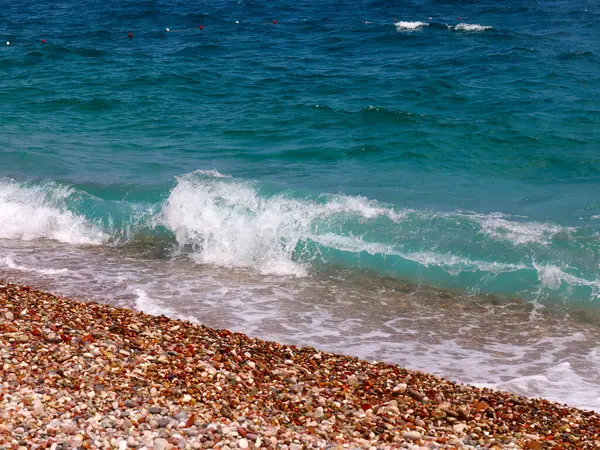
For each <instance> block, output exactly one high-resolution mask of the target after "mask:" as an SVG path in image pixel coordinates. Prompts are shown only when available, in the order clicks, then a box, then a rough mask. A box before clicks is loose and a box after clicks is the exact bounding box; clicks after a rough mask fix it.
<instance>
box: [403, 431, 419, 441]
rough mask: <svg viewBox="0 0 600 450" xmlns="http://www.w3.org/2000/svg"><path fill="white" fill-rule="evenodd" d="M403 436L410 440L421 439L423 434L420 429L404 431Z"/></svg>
mask: <svg viewBox="0 0 600 450" xmlns="http://www.w3.org/2000/svg"><path fill="white" fill-rule="evenodd" d="M402 437H403V438H404V439H408V440H410V441H419V440H421V439H423V436H422V435H421V433H419V432H418V431H405V432H404V433H402Z"/></svg>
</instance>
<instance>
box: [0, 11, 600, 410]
mask: <svg viewBox="0 0 600 450" xmlns="http://www.w3.org/2000/svg"><path fill="white" fill-rule="evenodd" d="M5 6H6V7H4V8H0V19H1V20H0V42H5V41H9V42H10V45H2V46H0V71H1V74H2V76H1V77H0V105H2V107H1V108H0V124H1V125H0V250H1V252H2V253H1V254H0V276H2V277H7V278H11V279H14V280H19V281H22V282H30V283H33V284H37V285H39V286H42V287H45V288H48V289H51V290H53V291H56V292H59V293H62V294H68V295H72V296H76V297H82V296H83V297H86V298H92V299H101V300H104V301H109V302H111V303H114V304H119V305H124V306H130V307H135V308H138V309H141V310H144V311H147V312H151V313H168V314H170V315H175V316H178V317H183V318H191V319H193V320H198V321H200V322H203V323H206V324H207V325H211V326H216V327H227V328H232V329H235V330H239V331H243V332H246V333H248V334H250V335H253V336H259V337H263V338H268V339H277V340H280V341H285V342H294V343H302V344H310V345H316V346H318V347H320V348H326V349H329V350H334V351H343V352H348V353H352V354H356V355H359V356H362V357H365V358H369V359H385V360H388V361H393V362H397V363H400V364H403V365H406V366H408V367H412V368H417V369H422V370H427V371H432V372H435V373H438V374H443V375H446V376H449V377H451V378H454V379H457V380H461V381H465V382H470V383H477V384H488V385H495V386H498V387H501V388H506V389H511V390H515V391H517V392H521V393H525V394H528V395H543V396H546V397H548V398H552V399H557V400H561V401H566V402H568V403H571V404H574V405H578V406H581V407H586V408H595V409H600V400H599V399H598V398H595V397H594V393H595V392H597V391H598V387H599V386H600V380H599V379H598V376H597V375H596V374H597V373H600V372H599V371H598V370H597V369H598V368H600V354H598V350H597V346H598V344H599V338H598V329H597V324H598V320H597V318H598V314H600V307H599V306H598V302H599V300H600V201H599V200H598V198H599V197H598V195H599V193H600V153H599V148H600V147H599V145H598V144H599V143H600V100H598V99H599V98H600V96H598V95H597V94H599V93H600V92H599V88H598V86H600V37H599V35H598V33H597V24H598V21H599V19H600V9H599V8H598V6H597V5H594V4H593V3H591V2H587V1H584V0H576V1H568V2H567V1H558V2H552V3H551V4H548V3H547V2H519V1H513V0H511V1H508V2H503V3H502V5H498V4H497V2H491V1H487V0H483V1H480V2H468V3H460V4H459V3H454V2H451V3H448V4H440V2H436V1H425V0H418V1H417V0H415V1H411V2H408V3H407V2H402V3H394V2H381V1H378V0H370V1H359V0H355V1H343V2H335V3H333V2H319V3H318V4H315V3H314V2H305V1H300V2H294V3H286V2H277V3H276V4H273V3H267V2H258V1H239V2H223V1H212V0H211V1H207V2H203V3H202V4H201V5H195V4H194V5H191V4H188V3H184V2H162V1H145V0H135V1H129V2H125V3H124V2H116V1H112V0H109V1H106V2H102V3H97V2H91V1H88V0H85V1H83V2H71V1H68V0H67V1H64V2H61V3H58V4H55V5H53V6H52V8H45V7H43V6H40V5H39V2H37V3H36V2H32V1H30V0H26V1H23V2H13V3H11V4H9V5H5ZM459 18H460V19H459ZM274 20H276V21H277V23H274V22H273V21H274ZM200 25H202V27H203V29H200ZM166 28H169V29H170V31H169V32H167V31H166ZM128 33H132V38H129V37H128ZM42 39H44V40H45V41H46V43H44V44H43V43H42V42H41V40H42Z"/></svg>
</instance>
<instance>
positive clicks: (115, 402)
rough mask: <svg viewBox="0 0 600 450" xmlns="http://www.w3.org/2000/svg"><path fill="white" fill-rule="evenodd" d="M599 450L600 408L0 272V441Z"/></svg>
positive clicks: (294, 448) (7, 444) (12, 445)
mask: <svg viewBox="0 0 600 450" xmlns="http://www.w3.org/2000/svg"><path fill="white" fill-rule="evenodd" d="M1 448H4V449H52V450H55V449H71V448H83V449H94V448H97V449H100V448H102V449H109V448H110V449H123V450H125V449H148V450H149V449H154V450H162V449H202V448H220V449H223V450H227V449H238V448H249V449H253V448H281V449H288V450H300V449H304V448H331V449H338V448H339V449H346V448H374V449H379V448H381V449H386V448H387V449H393V448H408V449H429V448H434V449H436V448H448V449H450V448H456V449H459V448H467V449H479V448H491V449H504V448H506V449H509V448H514V449H546V448H556V449H597V448H600V416H598V414H596V413H594V412H592V411H582V410H578V409H575V408H571V407H568V406H565V405H561V404H557V403H553V402H550V401H547V400H543V399H528V398H524V397H519V396H516V395H514V394H510V393H505V392H498V391H492V390H489V389H481V388H474V387H471V386H466V385H461V384H457V383H454V382H451V381H447V380H444V379H442V378H438V377H435V376H433V375H429V374H425V373H421V372H415V371H409V370H406V369H403V368H401V367H399V366H396V365H392V364H386V363H381V362H377V363H370V362H367V361H363V360H360V359H357V358H354V357H349V356H341V355H336V354H331V353H326V352H320V351H318V350H315V349H313V348H301V347H296V346H291V345H282V344H279V343H276V342H266V341H262V340H259V339H251V338H249V337H247V336H245V335H243V334H240V333H232V332H230V331H227V330H215V329H211V328H208V327H205V326H202V325H196V324H192V323H188V322H182V321H178V320H173V319H169V318H167V317H164V316H159V317H156V316H150V315H146V314H143V313H140V312H136V311H133V310H129V309H119V308H115V307H112V306H109V305H105V304H97V303H91V302H79V301H74V300H70V299H67V298H63V297H58V296H54V295H51V294H48V293H44V292H41V291H37V290H34V289H31V288H30V287H28V286H18V285H14V284H8V283H5V282H0V449H1Z"/></svg>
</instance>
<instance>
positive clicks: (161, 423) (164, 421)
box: [158, 417, 171, 428]
mask: <svg viewBox="0 0 600 450" xmlns="http://www.w3.org/2000/svg"><path fill="white" fill-rule="evenodd" d="M170 423H171V419H169V418H168V417H161V418H160V419H158V426H159V427H161V428H164V427H166V426H167V425H169V424H170Z"/></svg>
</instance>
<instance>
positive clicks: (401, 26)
mask: <svg viewBox="0 0 600 450" xmlns="http://www.w3.org/2000/svg"><path fill="white" fill-rule="evenodd" d="M394 25H396V30H397V31H412V30H417V29H419V28H421V27H427V26H429V24H428V23H426V22H405V21H399V22H395V23H394Z"/></svg>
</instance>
